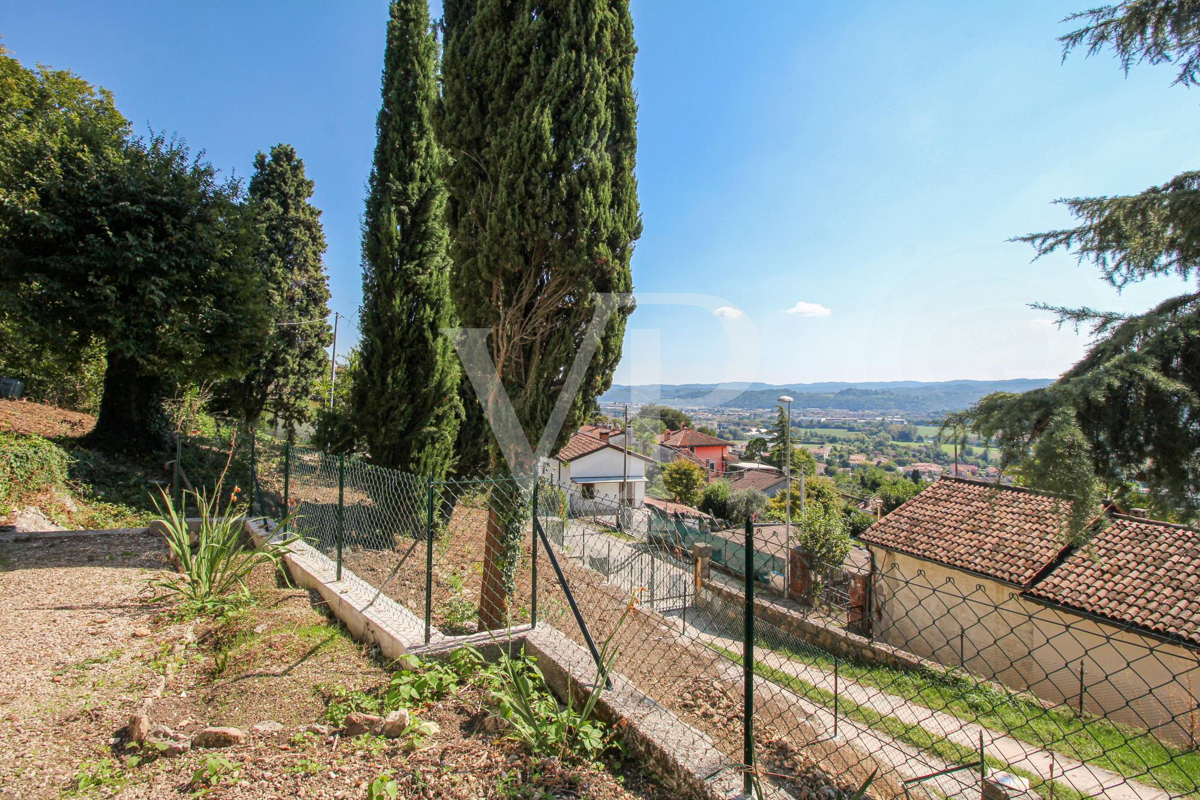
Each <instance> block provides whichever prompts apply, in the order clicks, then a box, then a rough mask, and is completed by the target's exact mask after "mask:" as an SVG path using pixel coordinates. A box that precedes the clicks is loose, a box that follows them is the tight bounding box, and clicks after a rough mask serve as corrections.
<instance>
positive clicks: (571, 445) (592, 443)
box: [554, 432, 608, 461]
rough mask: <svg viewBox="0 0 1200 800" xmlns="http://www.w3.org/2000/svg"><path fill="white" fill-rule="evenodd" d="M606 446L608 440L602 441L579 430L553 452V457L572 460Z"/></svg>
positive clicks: (560, 459)
mask: <svg viewBox="0 0 1200 800" xmlns="http://www.w3.org/2000/svg"><path fill="white" fill-rule="evenodd" d="M606 447H608V442H602V441H600V440H599V439H598V438H597V437H595V436H592V435H590V434H587V433H582V432H580V433H575V434H573V435H572V436H571V438H570V439H568V440H567V443H566V444H565V445H563V448H562V449H561V450H559V451H558V452H557V453H555V454H554V457H555V458H557V459H558V460H559V461H573V460H575V459H576V458H579V457H580V456H586V455H587V454H588V453H594V452H596V451H597V450H603V449H604V448H606Z"/></svg>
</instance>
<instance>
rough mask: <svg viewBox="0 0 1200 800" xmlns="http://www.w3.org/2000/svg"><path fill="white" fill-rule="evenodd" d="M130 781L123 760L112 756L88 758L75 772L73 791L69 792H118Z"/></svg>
mask: <svg viewBox="0 0 1200 800" xmlns="http://www.w3.org/2000/svg"><path fill="white" fill-rule="evenodd" d="M127 781H128V776H127V775H126V774H125V771H124V770H123V769H122V767H121V762H119V761H117V760H115V759H112V758H98V759H88V760H87V761H84V762H82V763H81V764H80V765H79V769H78V770H76V772H75V778H74V781H73V783H74V785H73V787H72V789H73V791H71V792H68V794H87V793H90V792H96V791H102V790H103V791H110V792H116V791H117V790H119V789H121V787H123V786H124V785H125V783H126V782H127Z"/></svg>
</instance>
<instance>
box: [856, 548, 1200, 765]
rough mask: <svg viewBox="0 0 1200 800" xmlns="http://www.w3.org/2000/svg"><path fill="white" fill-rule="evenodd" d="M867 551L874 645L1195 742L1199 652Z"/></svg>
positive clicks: (960, 575) (947, 571)
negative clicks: (871, 564)
mask: <svg viewBox="0 0 1200 800" xmlns="http://www.w3.org/2000/svg"><path fill="white" fill-rule="evenodd" d="M873 549H874V551H875V559H876V570H877V572H876V577H875V582H874V588H873V596H874V598H873V603H874V613H875V636H876V638H878V639H880V640H882V641H884V642H887V643H888V644H890V645H892V646H894V647H897V648H900V649H902V650H905V651H908V652H911V653H913V654H915V655H917V656H920V657H923V658H927V659H929V660H931V661H934V662H937V663H940V664H943V665H946V666H961V667H964V668H965V669H967V670H968V671H970V672H971V673H973V674H975V675H978V676H980V677H982V678H984V679H986V680H993V681H996V682H998V683H1002V684H1004V685H1006V686H1009V687H1011V688H1013V689H1016V690H1019V691H1028V692H1030V693H1032V694H1034V695H1036V696H1037V697H1039V698H1041V699H1043V700H1046V701H1048V702H1050V703H1053V704H1063V705H1066V706H1068V707H1070V708H1078V707H1079V704H1080V702H1081V701H1082V704H1083V709H1084V710H1085V711H1086V712H1088V713H1090V714H1095V715H1099V716H1105V717H1107V718H1108V719H1110V720H1112V721H1115V722H1121V723H1125V724H1129V725H1133V726H1136V727H1138V728H1145V729H1148V730H1151V731H1153V732H1154V733H1155V734H1156V735H1157V736H1159V737H1160V738H1163V739H1166V740H1169V741H1172V742H1174V743H1176V744H1179V745H1182V746H1194V744H1195V743H1196V739H1197V738H1200V653H1197V652H1195V651H1190V650H1188V649H1186V648H1183V647H1180V646H1178V645H1174V644H1169V643H1166V642H1162V641H1160V640H1157V639H1155V638H1153V637H1150V636H1144V635H1141V634H1139V633H1137V632H1134V631H1129V630H1125V629H1122V628H1120V627H1118V626H1115V625H1109V624H1105V623H1102V622H1098V621H1095V620H1092V619H1089V618H1087V617H1084V616H1082V615H1079V614H1074V613H1071V612H1068V611H1064V610H1060V609H1055V608H1051V607H1048V606H1045V605H1043V604H1041V603H1037V602H1034V601H1032V600H1029V599H1027V598H1024V597H1022V596H1021V595H1020V594H1018V592H1017V588H1016V587H1013V586H1009V585H1007V584H1004V583H1001V582H999V581H994V580H989V579H987V578H982V577H977V576H975V575H970V574H968V573H965V572H962V571H960V570H956V569H953V568H950V567H946V566H944V565H940V564H934V563H930V562H927V561H921V560H919V559H915V558H912V557H910V556H906V555H903V554H900V553H894V552H891V551H887V550H883V549H880V548H873ZM1081 667H1082V670H1083V675H1082V684H1083V688H1082V692H1081V691H1080V668H1081Z"/></svg>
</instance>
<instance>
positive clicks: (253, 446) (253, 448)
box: [246, 430, 258, 517]
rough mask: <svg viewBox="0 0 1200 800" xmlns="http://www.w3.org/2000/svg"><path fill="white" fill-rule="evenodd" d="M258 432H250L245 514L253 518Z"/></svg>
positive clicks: (256, 479)
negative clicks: (248, 484) (248, 486)
mask: <svg viewBox="0 0 1200 800" xmlns="http://www.w3.org/2000/svg"><path fill="white" fill-rule="evenodd" d="M257 458H258V431H255V430H251V431H250V490H249V491H250V502H249V504H247V506H246V513H247V514H248V515H249V516H251V517H253V516H254V501H255V500H256V499H257V495H258V493H257V492H256V491H254V490H255V489H256V488H258V464H257V461H256V459H257Z"/></svg>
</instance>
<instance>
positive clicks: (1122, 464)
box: [971, 0, 1200, 536]
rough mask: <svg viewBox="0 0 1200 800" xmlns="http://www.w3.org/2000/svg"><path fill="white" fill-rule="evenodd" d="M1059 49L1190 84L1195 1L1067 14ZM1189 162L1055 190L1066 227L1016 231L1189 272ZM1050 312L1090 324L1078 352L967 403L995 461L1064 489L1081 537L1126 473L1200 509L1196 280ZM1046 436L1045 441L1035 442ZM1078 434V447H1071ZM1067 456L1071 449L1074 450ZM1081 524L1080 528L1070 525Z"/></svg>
mask: <svg viewBox="0 0 1200 800" xmlns="http://www.w3.org/2000/svg"><path fill="white" fill-rule="evenodd" d="M1070 20H1072V21H1075V22H1082V24H1081V26H1080V27H1078V28H1077V29H1076V30H1074V31H1072V32H1070V33H1068V34H1066V35H1065V36H1063V37H1061V39H1060V41H1062V43H1063V53H1064V56H1065V55H1066V54H1069V53H1071V52H1073V51H1075V50H1077V49H1082V50H1083V51H1084V52H1085V53H1086V54H1087V55H1089V56H1090V55H1095V54H1098V53H1101V52H1106V51H1111V52H1113V53H1114V54H1115V55H1116V56H1117V57H1118V59H1119V60H1120V62H1121V65H1122V66H1123V67H1124V68H1125V70H1126V71H1128V70H1129V69H1130V68H1132V67H1133V66H1134V65H1136V64H1140V63H1143V62H1145V63H1149V64H1163V63H1170V64H1173V65H1175V66H1176V67H1177V73H1176V78H1175V83H1177V84H1181V85H1183V86H1196V85H1200V37H1198V36H1197V35H1196V32H1197V30H1200V5H1197V4H1196V3H1194V2H1190V0H1124V2H1121V3H1117V4H1113V5H1106V6H1101V7H1098V8H1094V9H1091V10H1089V11H1085V12H1082V13H1079V14H1075V15H1073V16H1072V17H1070ZM1198 196H1200V172H1196V171H1191V172H1185V173H1183V174H1181V175H1178V176H1176V177H1174V178H1172V179H1170V180H1168V181H1166V182H1165V183H1163V184H1161V185H1158V186H1153V187H1151V188H1149V189H1147V190H1145V191H1144V192H1142V193H1140V194H1136V195H1129V196H1115V197H1077V198H1071V199H1066V200H1063V201H1061V202H1062V203H1064V204H1065V205H1066V206H1067V208H1068V209H1069V210H1070V212H1071V213H1072V214H1073V215H1074V216H1075V217H1076V219H1077V220H1079V224H1078V225H1077V226H1075V227H1071V228H1065V229H1061V230H1053V231H1049V232H1046V233H1035V234H1030V235H1028V236H1024V237H1021V241H1025V242H1028V243H1029V244H1031V245H1032V246H1033V248H1034V251H1035V253H1036V254H1037V256H1039V257H1040V256H1044V255H1047V254H1049V253H1052V252H1055V251H1058V250H1069V251H1072V252H1074V253H1076V254H1077V256H1078V257H1079V259H1080V261H1091V262H1092V263H1093V264H1095V265H1096V266H1097V267H1098V268H1099V269H1100V273H1101V276H1102V277H1103V279H1104V280H1105V281H1106V282H1107V283H1109V284H1110V285H1112V286H1115V287H1117V288H1121V287H1124V286H1127V285H1129V284H1131V283H1137V282H1139V281H1142V280H1146V279H1147V278H1153V277H1162V276H1170V275H1175V276H1177V277H1179V278H1182V279H1183V280H1185V281H1190V280H1193V279H1194V278H1195V276H1196V275H1197V272H1198V270H1200V237H1197V236H1196V230H1197V228H1198V227H1200V203H1198V202H1197V197H1198ZM1039 307H1041V308H1048V309H1049V310H1052V311H1055V312H1056V313H1058V315H1059V321H1060V324H1072V325H1075V326H1076V327H1077V328H1078V327H1080V326H1090V328H1091V331H1092V333H1093V335H1094V337H1095V343H1094V344H1093V345H1092V347H1091V349H1090V351H1089V352H1088V354H1087V355H1086V356H1085V357H1084V358H1083V360H1081V361H1080V362H1079V363H1078V364H1076V365H1075V366H1074V367H1072V368H1071V369H1069V370H1067V372H1065V373H1064V374H1063V375H1062V376H1061V377H1060V378H1059V379H1058V380H1057V381H1056V382H1055V383H1053V384H1052V385H1050V386H1048V387H1046V388H1044V389H1039V390H1035V391H1033V392H1027V393H1025V394H1022V395H1012V394H994V395H989V396H988V397H985V398H983V399H982V400H981V401H980V402H979V403H978V404H977V405H976V406H975V407H974V408H973V409H972V411H971V422H972V425H973V427H974V429H975V430H976V431H978V432H979V433H980V434H981V435H983V436H984V437H985V438H987V439H991V440H993V441H995V442H996V443H997V444H998V445H999V448H1000V452H1001V463H1002V464H1003V465H1005V466H1007V465H1014V464H1015V465H1017V466H1018V467H1019V471H1020V472H1021V474H1022V475H1023V476H1024V479H1026V480H1027V481H1029V482H1030V483H1032V484H1033V485H1035V486H1039V487H1040V488H1044V489H1053V490H1054V491H1056V492H1059V493H1061V494H1062V495H1063V496H1064V497H1066V498H1067V499H1070V500H1073V501H1074V502H1075V505H1076V507H1077V508H1080V509H1083V510H1081V511H1079V512H1077V516H1076V517H1075V518H1074V519H1073V520H1072V521H1071V532H1072V534H1073V535H1075V536H1079V535H1082V533H1083V532H1084V527H1085V526H1086V521H1085V518H1086V517H1089V516H1090V514H1091V512H1093V511H1094V510H1095V503H1096V500H1097V499H1098V498H1099V497H1100V495H1101V492H1099V491H1098V490H1097V488H1096V484H1097V482H1101V483H1103V484H1105V485H1108V486H1119V485H1121V484H1123V483H1125V482H1126V481H1127V480H1129V479H1132V478H1137V479H1140V480H1142V481H1144V482H1145V483H1146V484H1147V485H1148V486H1149V487H1150V492H1151V494H1152V495H1153V496H1154V497H1156V498H1158V500H1159V501H1160V502H1161V503H1162V504H1163V505H1166V506H1170V507H1173V508H1174V509H1175V510H1176V513H1177V514H1178V515H1179V516H1180V517H1182V518H1193V519H1194V518H1195V517H1196V514H1197V511H1198V510H1200V460H1198V459H1197V457H1196V453H1197V452H1200V423H1198V421H1197V411H1196V408H1197V400H1198V398H1200V371H1197V370H1196V369H1195V366H1194V365H1195V364H1197V363H1200V292H1197V291H1189V292H1185V293H1184V294H1181V295H1179V296H1176V297H1172V298H1171V299H1169V300H1165V301H1163V302H1162V303H1160V304H1158V305H1157V306H1155V307H1154V308H1152V309H1150V310H1149V311H1146V312H1144V313H1141V314H1132V315H1124V314H1117V313H1111V312H1105V311H1098V310H1095V309H1091V308H1078V309H1071V308H1052V307H1046V306H1039ZM1043 442H1045V444H1043ZM1085 444H1086V447H1084V446H1083V445H1085ZM1074 459H1082V462H1079V461H1075V460H1074ZM1081 526H1084V527H1081Z"/></svg>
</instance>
